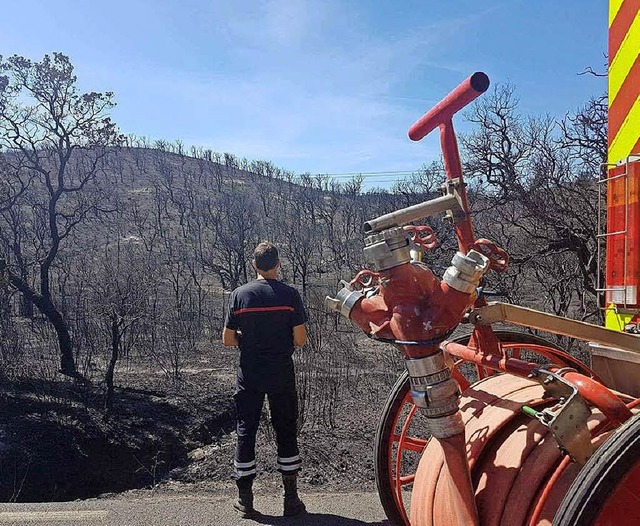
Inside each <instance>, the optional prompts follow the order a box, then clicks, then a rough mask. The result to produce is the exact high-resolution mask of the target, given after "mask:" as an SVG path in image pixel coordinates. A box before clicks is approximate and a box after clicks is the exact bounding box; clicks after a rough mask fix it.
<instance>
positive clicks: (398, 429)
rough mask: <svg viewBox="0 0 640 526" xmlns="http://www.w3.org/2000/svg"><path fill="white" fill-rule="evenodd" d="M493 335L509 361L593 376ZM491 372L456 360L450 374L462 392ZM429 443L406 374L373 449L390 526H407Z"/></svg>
mask: <svg viewBox="0 0 640 526" xmlns="http://www.w3.org/2000/svg"><path fill="white" fill-rule="evenodd" d="M495 334H496V336H497V337H498V339H499V340H500V342H501V344H502V348H503V350H505V352H506V353H507V354H508V355H509V356H511V357H513V358H520V359H523V360H528V361H532V362H540V363H549V362H551V363H553V364H555V365H559V366H562V367H573V368H575V369H576V370H578V372H580V373H582V374H586V375H588V376H592V375H593V373H592V372H591V370H590V369H589V368H588V367H586V366H585V365H584V364H582V362H580V361H578V360H576V359H575V358H573V357H572V356H570V355H569V354H567V353H565V352H563V351H561V350H560V349H558V348H557V347H556V346H555V345H553V344H552V343H550V342H548V341H546V340H544V339H542V338H538V337H537V336H533V335H530V334H524V333H519V332H511V331H496V333H495ZM470 337H471V336H470V335H467V336H463V337H460V338H457V339H455V340H453V341H455V342H456V343H460V344H462V345H466V344H467V343H468V342H469V339H470ZM491 373H492V371H490V370H487V369H486V368H484V367H476V366H475V364H471V363H468V362H464V361H462V360H460V361H458V362H456V364H455V367H454V370H453V376H454V378H455V379H456V380H457V381H458V383H459V384H460V389H461V390H462V391H464V390H466V389H467V388H468V387H469V386H470V385H471V384H473V383H474V382H476V381H478V380H480V379H482V378H484V377H486V376H488V375H489V374H491ZM428 439H429V434H428V431H427V425H426V418H425V417H424V416H423V415H422V414H421V413H420V411H419V410H418V408H417V407H416V406H415V405H414V404H413V401H412V399H411V393H410V388H409V375H408V373H407V372H406V371H405V372H404V373H403V374H401V375H400V377H399V378H398V381H397V382H396V384H395V385H394V386H393V389H392V390H391V393H390V394H389V397H388V398H387V402H386V404H385V407H384V410H383V413H382V417H381V419H380V421H379V423H378V429H377V432H376V437H375V445H374V452H375V456H376V458H375V477H376V485H377V487H378V494H379V496H380V502H381V503H382V507H383V508H384V511H385V513H386V515H387V518H388V519H389V521H390V522H391V524H394V525H398V526H401V525H406V526H409V519H408V510H409V505H410V499H411V488H412V484H413V480H414V477H415V472H416V469H417V467H418V462H419V460H420V456H421V455H422V451H423V449H424V448H425V446H426V445H427V441H428Z"/></svg>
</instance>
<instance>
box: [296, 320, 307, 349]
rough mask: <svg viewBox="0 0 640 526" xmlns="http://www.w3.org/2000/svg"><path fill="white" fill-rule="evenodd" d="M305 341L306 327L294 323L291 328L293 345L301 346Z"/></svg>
mask: <svg viewBox="0 0 640 526" xmlns="http://www.w3.org/2000/svg"><path fill="white" fill-rule="evenodd" d="M305 343H307V329H306V327H305V326H304V324H302V325H296V326H295V327H294V328H293V345H295V346H296V347H302V346H303V345H304V344H305Z"/></svg>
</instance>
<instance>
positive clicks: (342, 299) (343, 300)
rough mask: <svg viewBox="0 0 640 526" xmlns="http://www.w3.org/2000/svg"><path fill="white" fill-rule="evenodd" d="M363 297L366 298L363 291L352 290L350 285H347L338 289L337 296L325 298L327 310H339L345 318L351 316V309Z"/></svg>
mask: <svg viewBox="0 0 640 526" xmlns="http://www.w3.org/2000/svg"><path fill="white" fill-rule="evenodd" d="M361 298H364V295H363V294H362V292H360V291H358V290H351V289H350V288H349V286H348V285H345V286H344V287H342V288H341V289H340V290H339V291H338V294H336V297H335V298H332V297H331V296H327V297H326V298H325V299H324V306H325V308H326V309H327V310H333V311H336V312H339V313H340V314H342V315H343V316H344V317H345V318H349V316H350V315H351V310H352V309H353V307H354V306H355V304H356V303H358V301H359V300H360V299H361Z"/></svg>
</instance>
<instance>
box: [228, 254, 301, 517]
mask: <svg viewBox="0 0 640 526" xmlns="http://www.w3.org/2000/svg"><path fill="white" fill-rule="evenodd" d="M253 266H254V267H255V269H256V272H257V274H258V277H257V279H256V280H254V281H252V282H250V283H247V284H246V285H243V286H241V287H239V288H237V289H236V290H234V291H233V292H232V293H231V297H230V299H229V311H228V314H227V319H226V321H225V328H224V330H223V332H222V343H223V345H225V346H226V347H233V346H238V347H239V348H240V367H239V368H238V377H237V390H236V393H235V395H234V400H235V405H236V415H237V432H238V442H237V447H236V458H235V462H234V466H235V479H236V485H237V486H238V494H239V498H238V501H237V502H236V503H234V508H236V509H237V510H238V511H239V513H240V516H241V517H245V518H249V517H252V516H255V514H256V513H257V512H256V511H255V509H254V508H253V492H252V486H253V479H254V478H255V474H256V458H255V445H256V432H257V431H258V424H259V421H260V415H261V413H262V405H263V402H264V397H265V395H266V396H267V398H268V400H269V409H270V411H271V423H272V425H273V428H274V430H275V434H276V440H277V445H278V459H277V465H278V471H280V473H282V482H283V485H284V515H285V516H294V515H298V514H300V513H302V512H303V511H305V506H304V503H303V502H302V501H301V500H300V498H299V497H298V491H297V484H296V481H297V476H298V471H299V470H300V467H301V466H302V462H301V459H300V451H299V450H298V440H297V430H296V423H297V418H298V396H297V393H296V385H295V375H294V369H293V359H292V355H293V351H294V348H295V347H302V346H303V345H304V344H305V343H306V341H307V332H306V329H305V326H304V324H305V322H306V321H307V315H306V313H305V311H304V307H303V304H302V300H301V298H300V294H298V291H297V290H296V289H294V288H293V287H290V286H288V285H285V284H284V283H282V282H281V281H278V279H277V277H278V271H279V269H280V260H279V258H278V250H277V249H276V247H275V246H273V245H272V244H271V243H269V242H266V241H265V242H262V243H260V244H259V245H258V246H257V247H256V249H255V251H254V260H253Z"/></svg>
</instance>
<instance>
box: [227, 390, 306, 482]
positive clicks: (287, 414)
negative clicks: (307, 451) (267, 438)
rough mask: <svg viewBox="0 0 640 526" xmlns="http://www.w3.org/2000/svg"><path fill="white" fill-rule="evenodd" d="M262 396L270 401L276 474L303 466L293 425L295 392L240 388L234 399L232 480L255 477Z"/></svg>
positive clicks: (296, 408)
mask: <svg viewBox="0 0 640 526" xmlns="http://www.w3.org/2000/svg"><path fill="white" fill-rule="evenodd" d="M265 394H266V395H267V398H268V400H269V409H270V411H271V424H272V425H273V429H274V431H275V433H276V441H277V445H278V458H277V465H278V471H280V472H283V473H285V472H286V473H293V472H297V471H298V470H299V469H300V467H301V465H302V462H301V460H300V452H299V450H298V440H297V436H296V424H297V419H298V396H297V394H296V391H295V390H286V391H279V392H270V393H265V392H263V391H256V390H253V389H247V388H242V389H238V391H236V393H235V395H234V396H233V398H234V400H235V404H236V416H237V426H236V430H237V433H238V443H237V448H236V458H235V462H234V466H235V477H236V478H237V479H238V478H243V477H254V476H255V473H256V433H257V431H258V425H259V423H260V415H261V414H262V405H263V403H264V397H265Z"/></svg>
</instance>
